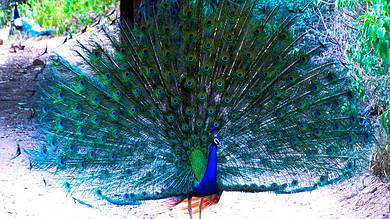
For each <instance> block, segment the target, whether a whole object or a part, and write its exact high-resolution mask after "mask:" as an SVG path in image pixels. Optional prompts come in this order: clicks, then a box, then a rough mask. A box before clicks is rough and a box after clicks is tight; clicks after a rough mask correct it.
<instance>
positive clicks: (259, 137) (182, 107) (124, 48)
mask: <svg viewBox="0 0 390 219" xmlns="http://www.w3.org/2000/svg"><path fill="white" fill-rule="evenodd" d="M176 7H177V6H176V5H172V4H170V3H168V2H166V1H162V2H160V3H158V5H157V6H156V10H155V12H154V14H153V15H151V16H149V17H148V18H146V19H143V20H142V21H141V22H139V23H136V24H135V25H134V27H132V28H130V27H129V25H127V24H125V23H120V24H119V25H118V26H117V30H116V31H113V32H110V31H107V29H103V30H104V33H105V38H106V39H105V40H100V39H91V40H90V41H89V42H88V43H79V46H80V49H79V50H78V51H77V55H78V56H79V57H80V58H81V60H82V63H81V64H79V65H75V64H72V63H71V62H69V61H67V60H66V59H65V58H63V57H61V56H59V55H58V56H57V58H56V59H55V60H53V62H52V64H51V65H49V70H47V72H46V74H45V75H44V78H42V83H41V84H40V90H41V94H42V96H41V98H40V101H39V102H40V109H39V111H40V115H39V118H38V122H39V126H40V135H39V138H40V139H41V144H40V146H39V147H37V148H35V149H31V150H27V152H28V153H29V154H30V157H31V161H32V164H33V167H35V168H39V169H45V170H49V171H52V172H54V173H55V174H56V175H57V176H58V177H59V178H60V179H61V180H63V184H64V186H65V188H66V189H67V190H68V191H69V192H70V193H71V194H72V196H74V197H79V198H80V199H81V200H83V198H87V197H89V196H88V194H93V196H95V198H99V199H104V200H107V201H109V202H111V203H114V204H120V205H124V204H140V203H142V202H143V201H145V200H154V199H164V198H170V200H171V201H172V202H171V203H173V205H175V204H177V203H179V202H181V201H183V200H185V199H188V208H189V210H190V211H191V207H193V206H196V205H193V204H191V200H196V198H194V199H193V197H202V199H200V202H201V204H200V206H202V204H203V205H204V206H206V207H207V206H209V205H212V204H216V203H217V202H218V200H219V198H220V195H221V194H222V192H223V191H243V192H263V191H275V192H279V193H292V192H300V191H310V190H313V189H315V188H316V187H318V186H321V185H326V184H329V183H332V182H336V181H339V180H342V179H344V178H347V177H348V176H350V175H351V174H353V172H354V169H355V168H356V167H358V166H359V165H361V164H362V162H364V159H362V158H363V157H364V152H365V149H364V146H365V145H367V144H368V143H369V142H370V127H369V124H368V123H367V122H365V119H364V118H363V116H362V115H360V114H359V108H358V104H357V99H358V98H357V95H356V91H355V90H354V88H353V86H352V85H351V79H349V78H348V77H347V74H346V73H345V71H344V70H343V69H341V68H340V66H339V65H338V64H337V61H335V60H331V59H328V60H327V61H322V62H321V61H319V59H315V57H317V55H318V54H319V53H320V52H321V50H322V49H323V45H321V44H317V45H315V44H316V43H309V42H308V41H305V42H304V43H302V39H304V36H305V34H307V32H304V33H299V34H296V33H295V34H293V33H292V31H291V28H290V27H291V25H292V23H293V18H286V19H285V20H284V21H282V22H275V21H273V19H272V17H273V15H274V13H277V12H276V11H277V10H276V9H273V10H271V11H270V12H268V13H266V14H260V15H256V16H255V14H254V8H255V7H254V2H253V1H251V0H245V1H243V2H242V3H240V4H232V3H230V2H229V1H226V0H222V1H221V2H219V4H218V5H217V6H216V7H215V8H214V7H207V3H206V2H204V1H202V0H197V1H183V3H182V5H181V6H180V9H178V8H176ZM205 8H207V10H205ZM174 10H180V13H179V15H177V13H176V15H174V14H175V13H173V11H174ZM312 44H314V45H312ZM202 202H203V203H202ZM201 209H202V207H201V208H200V210H201ZM190 213H191V212H190Z"/></svg>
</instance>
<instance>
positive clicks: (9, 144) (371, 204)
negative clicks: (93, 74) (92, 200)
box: [0, 38, 390, 219]
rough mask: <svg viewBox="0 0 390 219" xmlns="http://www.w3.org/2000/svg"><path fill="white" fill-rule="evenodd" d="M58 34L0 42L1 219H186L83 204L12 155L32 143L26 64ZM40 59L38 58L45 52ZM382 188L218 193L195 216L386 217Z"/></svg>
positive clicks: (349, 185) (31, 78)
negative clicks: (16, 44)
mask: <svg viewBox="0 0 390 219" xmlns="http://www.w3.org/2000/svg"><path fill="white" fill-rule="evenodd" d="M63 39H64V38H56V39H50V40H41V41H31V42H27V43H26V48H25V49H24V50H22V51H19V50H18V51H17V53H10V52H9V51H10V49H9V45H4V46H0V218H2V219H8V218H39V219H46V218H47V219H49V218H61V219H62V218H64V219H65V218H66V219H68V218H75V219H84V218H114V219H116V218H118V219H120V218H162V219H163V218H188V215H187V214H186V213H185V212H183V211H180V210H179V209H174V210H173V211H168V210H166V208H165V207H164V203H163V202H161V201H153V202H148V203H146V204H144V205H141V206H114V205H109V204H101V205H100V206H99V207H98V208H91V207H87V206H85V205H82V204H79V203H76V202H75V201H74V200H73V199H72V198H71V197H69V196H67V194H66V191H65V190H64V189H63V188H60V187H59V184H58V183H57V182H55V181H53V180H52V178H51V177H50V176H47V175H46V174H45V173H42V172H39V171H30V170H29V162H28V160H27V159H26V157H25V156H24V154H22V155H20V156H18V157H16V158H15V159H11V158H12V157H13V156H14V155H15V153H16V151H17V146H18V145H19V146H20V147H21V148H27V147H28V146H29V145H31V144H34V140H33V138H32V136H33V135H34V128H33V124H32V121H33V119H32V118H33V116H34V110H33V108H34V100H35V98H36V97H35V95H34V94H35V83H36V76H37V75H38V74H39V73H40V71H41V68H40V67H39V66H38V67H37V66H33V65H32V63H33V61H34V60H35V59H37V58H38V54H40V53H42V52H43V51H44V50H45V48H46V45H48V48H49V51H50V50H53V49H55V48H57V47H58V45H60V44H61V43H62V41H63ZM39 58H40V59H42V60H44V59H45V56H43V57H39ZM389 190H390V184H389V183H385V182H382V181H381V180H379V179H378V178H376V177H374V176H371V175H369V174H368V173H364V174H363V173H362V174H361V175H359V176H356V177H354V178H352V179H350V180H348V181H345V182H343V183H341V184H337V185H331V186H328V187H323V188H319V189H317V190H315V191H313V192H311V193H308V192H307V193H299V194H293V195H276V194H273V193H258V194H246V193H240V192H225V193H223V195H222V198H221V200H220V203H219V204H218V205H217V206H213V207H211V208H210V209H207V210H206V211H204V213H203V214H202V218H207V219H214V218H259V219H261V218H264V219H268V218H269V219H274V218H289V219H295V218H296V219H298V218H304V219H305V218H307V219H313V218H314V219H315V218H326V219H336V218H340V219H341V218H342V219H344V218H345V219H355V218H373V219H385V218H386V219H387V218H390V214H389V208H390V192H389ZM194 218H197V217H194Z"/></svg>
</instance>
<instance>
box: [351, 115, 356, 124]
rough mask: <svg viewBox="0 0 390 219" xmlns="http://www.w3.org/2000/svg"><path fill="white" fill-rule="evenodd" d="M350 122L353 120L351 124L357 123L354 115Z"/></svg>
mask: <svg viewBox="0 0 390 219" xmlns="http://www.w3.org/2000/svg"><path fill="white" fill-rule="evenodd" d="M350 120H351V123H354V122H356V117H355V116H354V115H352V116H351V117H350Z"/></svg>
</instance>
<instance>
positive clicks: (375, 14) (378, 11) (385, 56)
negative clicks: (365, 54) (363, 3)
mask: <svg viewBox="0 0 390 219" xmlns="http://www.w3.org/2000/svg"><path fill="white" fill-rule="evenodd" d="M389 13H390V4H389V3H388V2H387V1H385V0H381V1H376V2H375V3H374V4H373V5H372V6H371V7H369V8H368V10H367V11H366V12H365V13H364V15H362V16H360V17H359V18H358V19H357V21H360V20H363V21H364V25H363V34H364V37H365V38H366V40H367V43H368V44H369V45H370V46H372V48H373V49H374V51H375V52H374V54H375V55H376V56H378V58H380V59H382V60H383V62H384V63H385V64H390V59H389V58H390V50H389V40H390V14H389Z"/></svg>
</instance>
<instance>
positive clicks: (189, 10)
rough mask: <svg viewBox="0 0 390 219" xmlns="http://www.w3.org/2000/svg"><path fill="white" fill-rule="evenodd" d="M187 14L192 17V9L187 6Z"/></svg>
mask: <svg viewBox="0 0 390 219" xmlns="http://www.w3.org/2000/svg"><path fill="white" fill-rule="evenodd" d="M186 14H187V16H189V17H191V16H192V10H191V9H190V8H187V12H186Z"/></svg>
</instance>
